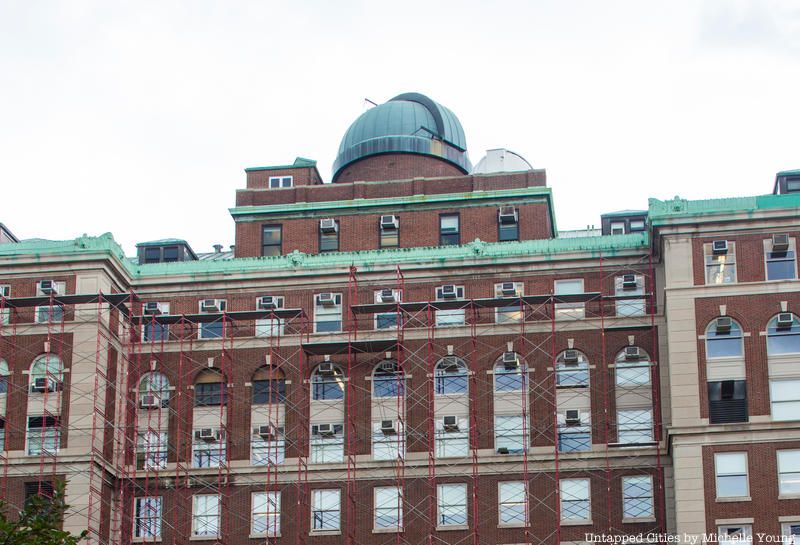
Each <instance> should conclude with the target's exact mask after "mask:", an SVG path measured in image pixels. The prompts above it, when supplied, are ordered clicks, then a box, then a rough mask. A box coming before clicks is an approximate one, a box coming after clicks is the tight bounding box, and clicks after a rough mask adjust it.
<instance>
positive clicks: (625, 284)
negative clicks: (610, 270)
mask: <svg viewBox="0 0 800 545" xmlns="http://www.w3.org/2000/svg"><path fill="white" fill-rule="evenodd" d="M637 285H638V283H637V282H636V275H635V274H623V275H622V289H624V290H635V289H636V286H637Z"/></svg>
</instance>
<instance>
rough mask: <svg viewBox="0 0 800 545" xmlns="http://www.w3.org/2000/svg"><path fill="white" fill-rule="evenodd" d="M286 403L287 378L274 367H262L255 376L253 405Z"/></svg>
mask: <svg viewBox="0 0 800 545" xmlns="http://www.w3.org/2000/svg"><path fill="white" fill-rule="evenodd" d="M285 401H286V376H285V375H284V373H283V371H282V370H280V369H276V368H274V367H261V368H260V369H258V370H257V371H256V372H255V374H254V375H253V404H254V405H259V404H265V403H283V402H285Z"/></svg>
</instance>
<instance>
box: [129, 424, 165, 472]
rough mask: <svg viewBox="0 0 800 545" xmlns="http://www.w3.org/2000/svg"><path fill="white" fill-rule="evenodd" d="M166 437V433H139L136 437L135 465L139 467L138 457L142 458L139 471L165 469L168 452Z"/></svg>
mask: <svg viewBox="0 0 800 545" xmlns="http://www.w3.org/2000/svg"><path fill="white" fill-rule="evenodd" d="M167 441H168V436H167V432H166V431H153V430H145V431H139V432H138V433H137V437H136V458H137V459H136V465H137V467H138V466H139V457H140V456H141V457H142V458H143V460H142V467H141V469H143V470H145V471H148V470H155V469H165V468H166V467H167V456H168V452H169V445H168V442H167Z"/></svg>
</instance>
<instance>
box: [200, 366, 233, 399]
mask: <svg viewBox="0 0 800 545" xmlns="http://www.w3.org/2000/svg"><path fill="white" fill-rule="evenodd" d="M226 401H227V396H226V388H225V381H224V378H223V376H222V373H221V372H220V371H219V370H218V369H204V370H203V371H201V372H200V374H199V375H197V379H196V380H195V382H194V405H195V407H208V406H213V405H224V404H225V403H226Z"/></svg>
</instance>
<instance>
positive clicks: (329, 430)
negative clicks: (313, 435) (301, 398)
mask: <svg viewBox="0 0 800 545" xmlns="http://www.w3.org/2000/svg"><path fill="white" fill-rule="evenodd" d="M335 433H336V431H335V430H334V428H333V424H318V425H317V435H324V436H326V437H330V436H332V435H334V434H335Z"/></svg>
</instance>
